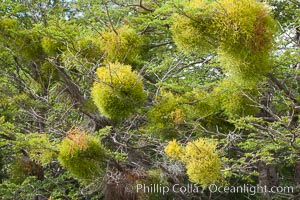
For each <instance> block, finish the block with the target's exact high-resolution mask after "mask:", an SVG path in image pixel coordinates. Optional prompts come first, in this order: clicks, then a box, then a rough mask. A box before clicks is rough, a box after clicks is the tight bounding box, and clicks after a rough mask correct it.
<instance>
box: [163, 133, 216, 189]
mask: <svg viewBox="0 0 300 200" xmlns="http://www.w3.org/2000/svg"><path fill="white" fill-rule="evenodd" d="M216 145H217V144H216V143H215V142H213V141H211V140H209V139H205V138H200V139H197V140H195V141H191V142H188V143H187V145H186V146H185V147H182V146H180V145H179V144H178V143H177V142H176V140H173V141H170V142H169V143H168V145H167V146H166V148H165V152H166V154H167V155H168V156H169V157H170V158H171V159H173V160H179V161H182V162H184V163H185V165H186V169H187V175H188V177H189V179H190V180H191V181H192V182H193V183H196V184H200V185H202V186H203V187H206V186H207V185H208V184H211V183H215V182H216V181H218V180H219V179H220V175H221V174H220V170H221V160H220V158H219V156H218V153H217V150H216Z"/></svg>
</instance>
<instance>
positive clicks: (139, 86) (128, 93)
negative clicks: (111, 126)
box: [92, 63, 146, 120]
mask: <svg viewBox="0 0 300 200" xmlns="http://www.w3.org/2000/svg"><path fill="white" fill-rule="evenodd" d="M96 76H97V79H96V81H95V82H94V85H93V87H92V97H93V100H94V103H95V105H96V106H97V107H98V109H99V111H100V112H101V114H103V115H104V116H106V117H108V118H111V119H114V120H120V119H123V118H126V117H128V116H129V115H130V114H131V113H132V112H133V111H134V109H136V108H138V107H140V106H141V105H142V104H143V102H144V101H145V98H146V94H145V92H144V85H143V82H142V80H141V78H140V76H139V75H138V74H137V73H136V72H134V71H132V69H131V66H129V65H122V64H119V63H115V64H112V63H108V64H107V65H106V66H105V67H100V68H98V69H97V72H96Z"/></svg>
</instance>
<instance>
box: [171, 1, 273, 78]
mask: <svg viewBox="0 0 300 200" xmlns="http://www.w3.org/2000/svg"><path fill="white" fill-rule="evenodd" d="M171 30H172V33H173V38H174V41H175V43H176V44H177V46H178V47H179V48H180V49H182V50H183V51H184V52H186V53H198V54H200V55H202V54H210V53H212V52H213V51H215V52H216V53H217V54H218V55H219V58H220V61H221V65H222V66H223V68H224V69H225V70H226V71H227V72H229V74H231V75H233V76H235V77H238V78H242V79H249V78H250V79H253V78H255V77H258V76H259V75H261V74H264V73H266V72H268V71H269V70H270V66H271V60H270V53H271V50H272V46H273V38H274V37H273V35H274V34H275V32H276V21H275V20H274V19H273V18H272V17H271V15H270V11H269V9H268V8H267V7H266V6H265V5H264V4H263V3H260V2H257V1H256V0H220V1H211V2H208V1H206V0H200V1H199V0H193V1H191V2H189V3H188V4H187V5H185V6H184V8H183V10H182V12H181V14H180V15H179V14H176V15H175V17H174V22H173V25H172V27H171Z"/></svg>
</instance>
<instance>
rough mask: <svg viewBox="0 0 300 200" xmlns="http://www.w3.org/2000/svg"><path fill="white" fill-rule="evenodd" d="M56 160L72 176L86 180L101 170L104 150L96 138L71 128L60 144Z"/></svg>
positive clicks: (103, 164) (96, 175)
mask: <svg viewBox="0 0 300 200" xmlns="http://www.w3.org/2000/svg"><path fill="white" fill-rule="evenodd" d="M58 160H59V162H60V164H61V165H62V166H63V167H64V168H66V169H67V170H68V171H69V172H70V173H71V174H72V175H73V176H74V177H76V178H78V179H80V180H82V181H87V182H88V181H89V180H90V179H93V178H95V177H99V176H100V175H101V173H102V172H103V167H104V166H105V151H104V147H103V145H102V144H101V141H100V140H99V139H98V138H96V137H94V136H92V135H89V134H88V133H86V132H83V131H81V130H79V129H71V130H70V131H69V132H68V135H67V136H66V137H65V138H64V139H63V141H62V143H61V144H60V147H59V155H58Z"/></svg>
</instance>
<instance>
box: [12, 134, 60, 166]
mask: <svg viewBox="0 0 300 200" xmlns="http://www.w3.org/2000/svg"><path fill="white" fill-rule="evenodd" d="M15 148H16V149H17V150H18V151H20V150H23V151H24V150H25V151H26V152H27V153H28V154H29V156H30V159H31V160H32V161H35V162H38V163H40V164H42V165H43V166H45V165H47V164H49V163H50V162H51V161H52V160H53V159H55V158H56V157H57V151H56V144H55V143H54V142H51V138H50V135H48V134H39V133H31V134H26V135H23V134H18V137H17V140H16V141H15Z"/></svg>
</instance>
